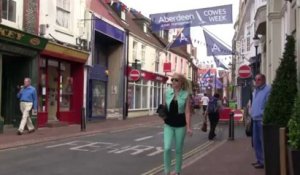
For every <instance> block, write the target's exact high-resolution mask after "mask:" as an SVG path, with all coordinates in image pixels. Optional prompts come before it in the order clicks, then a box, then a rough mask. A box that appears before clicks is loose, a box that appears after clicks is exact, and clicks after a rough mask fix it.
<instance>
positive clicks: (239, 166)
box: [0, 116, 264, 175]
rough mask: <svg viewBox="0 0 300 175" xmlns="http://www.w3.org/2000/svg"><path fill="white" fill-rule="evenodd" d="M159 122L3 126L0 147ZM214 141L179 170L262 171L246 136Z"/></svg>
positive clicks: (242, 174) (188, 173)
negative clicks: (255, 164) (34, 127)
mask: <svg viewBox="0 0 300 175" xmlns="http://www.w3.org/2000/svg"><path fill="white" fill-rule="evenodd" d="M162 123H163V122H162V121H161V119H159V117H157V116H144V117H136V118H130V119H126V120H118V119H108V120H102V121H98V122H90V123H87V129H86V131H81V130H80V125H68V126H62V127H55V128H39V129H37V130H36V131H35V132H34V133H30V134H28V133H26V132H25V134H23V135H21V136H19V135H17V134H16V128H5V130H4V133H3V134H0V150H5V149H13V148H17V147H22V146H25V145H32V144H37V143H43V142H48V141H56V140H62V139H66V138H73V137H80V136H84V135H93V134H97V133H102V132H110V131H116V130H124V129H135V128H137V127H145V126H149V125H161V124H162ZM194 132H196V131H194ZM214 142H215V143H214V144H213V146H212V147H211V148H210V149H209V150H207V151H206V152H205V153H203V152H202V153H201V154H199V155H197V154H195V155H194V156H192V157H191V158H189V160H187V161H186V162H184V165H183V172H182V174H184V175H197V174H205V175H264V170H263V169H255V168H254V167H253V166H252V165H251V163H252V162H254V161H255V157H254V152H253V149H252V146H251V139H250V138H247V137H246V136H244V135H237V137H236V138H235V139H234V140H227V139H225V140H219V141H214ZM0 154H1V152H0Z"/></svg>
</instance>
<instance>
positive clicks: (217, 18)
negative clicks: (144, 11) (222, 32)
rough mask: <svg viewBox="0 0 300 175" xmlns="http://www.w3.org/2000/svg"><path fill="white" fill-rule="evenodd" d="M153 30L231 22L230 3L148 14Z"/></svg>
mask: <svg viewBox="0 0 300 175" xmlns="http://www.w3.org/2000/svg"><path fill="white" fill-rule="evenodd" d="M150 18H151V28H152V30H153V31H158V30H168V29H173V28H183V27H185V26H205V25H216V24H229V23H232V5H231V4H230V5H223V6H217V7H209V8H202V9H195V10H187V11H179V12H171V13H158V14H152V15H150Z"/></svg>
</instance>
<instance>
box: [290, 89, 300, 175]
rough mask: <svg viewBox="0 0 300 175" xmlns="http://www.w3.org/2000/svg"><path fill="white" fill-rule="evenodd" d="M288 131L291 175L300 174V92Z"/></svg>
mask: <svg viewBox="0 0 300 175" xmlns="http://www.w3.org/2000/svg"><path fill="white" fill-rule="evenodd" d="M288 131H289V132H288V138H289V139H288V144H289V149H288V150H289V151H288V158H289V161H288V162H289V172H290V174H291V175H296V174H300V166H299V162H300V94H298V96H297V98H296V102H295V106H294V110H293V114H292V117H291V119H290V120H289V123H288ZM297 165H298V166H297Z"/></svg>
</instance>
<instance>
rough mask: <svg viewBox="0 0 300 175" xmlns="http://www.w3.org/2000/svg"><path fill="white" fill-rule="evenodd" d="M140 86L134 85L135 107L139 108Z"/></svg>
mask: <svg viewBox="0 0 300 175" xmlns="http://www.w3.org/2000/svg"><path fill="white" fill-rule="evenodd" d="M141 98H142V88H141V86H140V85H136V86H135V109H140V108H141Z"/></svg>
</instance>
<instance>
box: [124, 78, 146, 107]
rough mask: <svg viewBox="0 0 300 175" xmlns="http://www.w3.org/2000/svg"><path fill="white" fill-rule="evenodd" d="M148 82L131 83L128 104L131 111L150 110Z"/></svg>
mask: <svg viewBox="0 0 300 175" xmlns="http://www.w3.org/2000/svg"><path fill="white" fill-rule="evenodd" d="M147 84H148V82H147V81H145V80H139V81H137V82H133V83H129V86H128V104H129V109H146V108H148V86H147Z"/></svg>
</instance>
